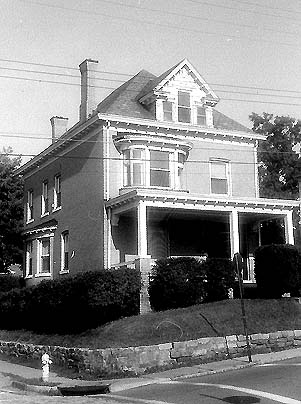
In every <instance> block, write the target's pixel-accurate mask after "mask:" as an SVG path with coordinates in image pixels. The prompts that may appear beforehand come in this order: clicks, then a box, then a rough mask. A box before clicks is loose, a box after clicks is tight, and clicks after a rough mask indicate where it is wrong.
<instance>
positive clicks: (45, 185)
mask: <svg viewBox="0 0 301 404" xmlns="http://www.w3.org/2000/svg"><path fill="white" fill-rule="evenodd" d="M48 213H49V196H48V181H44V182H43V185H42V215H47V214H48Z"/></svg>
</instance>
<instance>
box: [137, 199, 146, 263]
mask: <svg viewBox="0 0 301 404" xmlns="http://www.w3.org/2000/svg"><path fill="white" fill-rule="evenodd" d="M137 216H138V234H137V237H138V255H139V257H140V258H143V257H147V229H146V204H145V202H143V201H139V204H138V207H137Z"/></svg>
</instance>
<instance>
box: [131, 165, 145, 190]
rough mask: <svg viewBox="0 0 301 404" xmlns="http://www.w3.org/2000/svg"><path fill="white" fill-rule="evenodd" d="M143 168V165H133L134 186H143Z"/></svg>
mask: <svg viewBox="0 0 301 404" xmlns="http://www.w3.org/2000/svg"><path fill="white" fill-rule="evenodd" d="M142 174H143V167H142V164H141V163H136V164H133V184H132V185H143V179H142Z"/></svg>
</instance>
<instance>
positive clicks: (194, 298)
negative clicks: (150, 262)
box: [149, 257, 206, 311]
mask: <svg viewBox="0 0 301 404" xmlns="http://www.w3.org/2000/svg"><path fill="white" fill-rule="evenodd" d="M204 280H205V272H204V266H203V264H202V263H199V262H198V261H197V260H196V259H195V258H190V257H182V258H166V259H160V260H158V261H157V262H156V265H155V267H154V268H153V273H152V277H151V279H150V285H149V297H150V304H151V307H152V308H153V310H155V311H160V310H168V309H174V308H178V307H187V306H191V305H193V304H197V303H201V302H202V301H203V300H204V298H205V297H206V292H205V283H204Z"/></svg>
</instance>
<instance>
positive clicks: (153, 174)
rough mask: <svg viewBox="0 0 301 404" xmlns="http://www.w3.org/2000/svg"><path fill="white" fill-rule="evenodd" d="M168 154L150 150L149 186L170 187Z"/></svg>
mask: <svg viewBox="0 0 301 404" xmlns="http://www.w3.org/2000/svg"><path fill="white" fill-rule="evenodd" d="M169 154H170V153H169V152H167V151H161V150H150V185H151V186H157V187H169V186H170V167H169Z"/></svg>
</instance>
